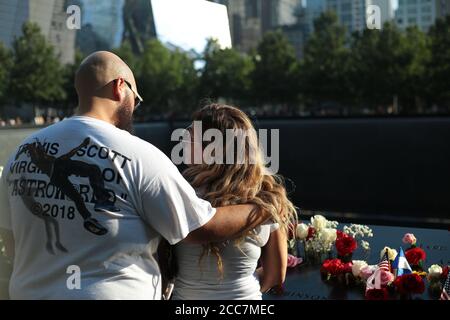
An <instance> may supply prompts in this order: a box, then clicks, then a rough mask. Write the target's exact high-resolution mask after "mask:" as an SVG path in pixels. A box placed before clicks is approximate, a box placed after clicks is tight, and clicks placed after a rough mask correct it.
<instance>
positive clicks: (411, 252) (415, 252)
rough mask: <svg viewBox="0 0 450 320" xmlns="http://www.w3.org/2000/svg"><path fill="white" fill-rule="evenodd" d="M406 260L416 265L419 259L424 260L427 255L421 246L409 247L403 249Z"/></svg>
mask: <svg viewBox="0 0 450 320" xmlns="http://www.w3.org/2000/svg"><path fill="white" fill-rule="evenodd" d="M405 256H406V260H408V262H409V264H410V265H413V266H417V265H418V264H419V263H420V261H424V260H425V259H426V257H427V254H426V253H425V251H423V250H422V249H421V248H417V247H416V248H411V249H408V250H406V251H405Z"/></svg>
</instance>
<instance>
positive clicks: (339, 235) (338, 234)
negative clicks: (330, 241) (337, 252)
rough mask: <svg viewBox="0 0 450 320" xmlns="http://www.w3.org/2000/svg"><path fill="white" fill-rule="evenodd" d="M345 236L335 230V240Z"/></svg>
mask: <svg viewBox="0 0 450 320" xmlns="http://www.w3.org/2000/svg"><path fill="white" fill-rule="evenodd" d="M345 236H347V234H346V233H343V232H342V231H339V230H336V239H341V238H342V237H345Z"/></svg>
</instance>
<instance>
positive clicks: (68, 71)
mask: <svg viewBox="0 0 450 320" xmlns="http://www.w3.org/2000/svg"><path fill="white" fill-rule="evenodd" d="M84 58H85V57H84V55H83V53H82V52H81V51H80V50H77V51H76V52H75V61H74V63H71V64H68V65H66V66H64V68H63V74H64V83H63V88H64V92H65V93H66V96H65V99H63V100H62V101H61V102H60V106H61V109H62V108H64V110H65V111H66V112H67V114H69V113H70V112H71V111H72V110H73V109H74V108H75V107H76V106H77V105H78V95H77V91H76V90H75V74H76V72H77V70H78V67H79V66H80V64H81V62H82V61H83V59H84Z"/></svg>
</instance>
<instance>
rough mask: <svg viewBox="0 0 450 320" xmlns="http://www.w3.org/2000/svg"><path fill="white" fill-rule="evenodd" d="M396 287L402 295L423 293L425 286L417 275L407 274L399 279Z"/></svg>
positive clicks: (396, 280) (395, 283) (395, 284)
mask: <svg viewBox="0 0 450 320" xmlns="http://www.w3.org/2000/svg"><path fill="white" fill-rule="evenodd" d="M394 286H395V287H396V288H397V291H398V292H400V293H401V294H411V293H423V292H424V291H425V284H424V283H423V280H422V278H421V277H420V276H419V275H418V274H416V273H410V274H405V275H402V276H399V277H397V279H395V281H394Z"/></svg>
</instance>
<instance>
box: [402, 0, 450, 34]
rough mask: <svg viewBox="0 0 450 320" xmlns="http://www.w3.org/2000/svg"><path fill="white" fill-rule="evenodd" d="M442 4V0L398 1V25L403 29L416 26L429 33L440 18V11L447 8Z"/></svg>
mask: <svg viewBox="0 0 450 320" xmlns="http://www.w3.org/2000/svg"><path fill="white" fill-rule="evenodd" d="M446 2H448V1H446ZM442 3H443V2H442V1H441V0H398V9H397V11H396V13H395V18H396V22H397V25H398V26H399V27H400V28H402V29H406V28H408V27H410V26H414V25H415V26H418V27H419V29H421V30H422V31H427V30H428V29H429V28H430V27H431V26H432V25H433V24H434V22H435V20H436V18H437V17H438V9H439V10H441V9H442V8H444V9H445V6H442V7H441V6H440V4H442Z"/></svg>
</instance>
